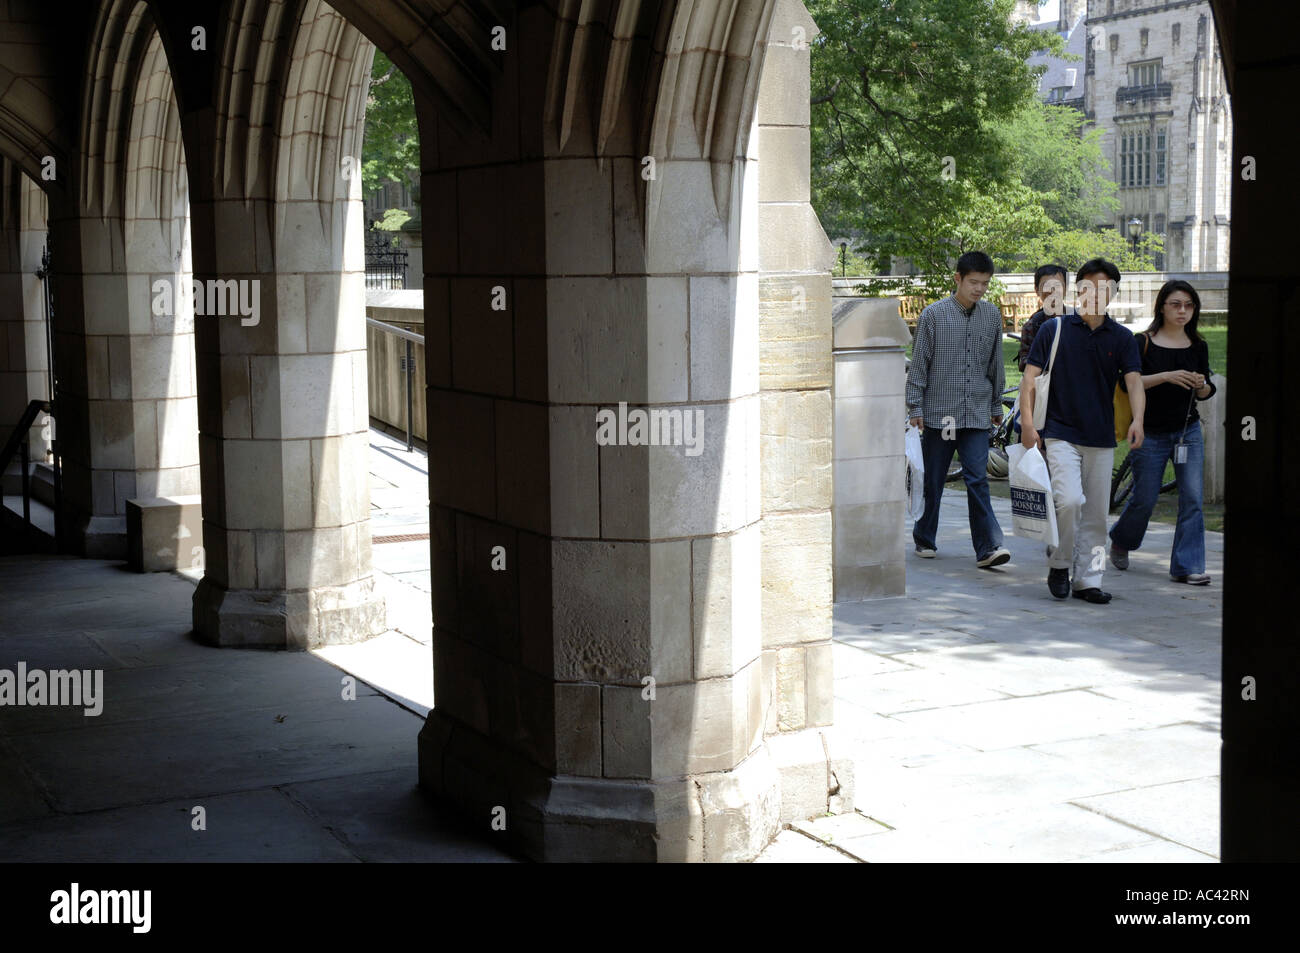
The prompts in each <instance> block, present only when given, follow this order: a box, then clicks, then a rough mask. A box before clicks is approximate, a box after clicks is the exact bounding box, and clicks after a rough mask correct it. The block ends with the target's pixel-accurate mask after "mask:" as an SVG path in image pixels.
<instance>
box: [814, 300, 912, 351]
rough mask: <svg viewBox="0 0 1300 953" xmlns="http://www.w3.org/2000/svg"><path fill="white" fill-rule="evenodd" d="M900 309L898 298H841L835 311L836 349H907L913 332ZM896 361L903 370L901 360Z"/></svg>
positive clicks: (833, 312) (832, 312) (836, 304)
mask: <svg viewBox="0 0 1300 953" xmlns="http://www.w3.org/2000/svg"><path fill="white" fill-rule="evenodd" d="M898 305H899V299H898V298H837V299H836V301H835V306H834V308H833V309H832V311H831V319H832V322H833V323H834V326H835V336H834V344H835V348H836V349H837V350H838V349H841V348H858V347H869V348H889V349H893V348H903V349H906V347H907V345H908V344H910V343H911V341H912V332H911V331H910V330H909V329H908V327H907V322H906V321H904V320H903V318H902V316H901V315H900V314H899V311H898ZM893 360H898V361H900V366H901V357H896V358H893Z"/></svg>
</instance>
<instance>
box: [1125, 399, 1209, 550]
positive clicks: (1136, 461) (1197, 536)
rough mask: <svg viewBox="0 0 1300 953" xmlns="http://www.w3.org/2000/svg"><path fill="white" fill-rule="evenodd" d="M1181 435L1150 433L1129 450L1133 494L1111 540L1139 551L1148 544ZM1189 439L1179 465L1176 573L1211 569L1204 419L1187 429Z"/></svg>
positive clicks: (1175, 539)
mask: <svg viewBox="0 0 1300 953" xmlns="http://www.w3.org/2000/svg"><path fill="white" fill-rule="evenodd" d="M1180 436H1182V431H1181V430H1175V431H1172V432H1170V433H1149V434H1147V435H1146V439H1145V440H1144V441H1143V442H1142V446H1141V447H1139V448H1138V449H1137V450H1131V451H1129V458H1130V459H1131V460H1132V461H1133V492H1132V494H1131V495H1130V496H1129V498H1128V502H1127V503H1126V504H1125V506H1124V512H1122V513H1120V515H1119V519H1118V520H1117V521H1116V523H1115V525H1114V526H1113V527H1111V530H1110V541H1111V542H1112V543H1113V544H1114V545H1115V546H1116V548H1118V549H1127V550H1134V549H1137V548H1138V547H1140V546H1141V545H1142V537H1143V536H1144V535H1146V531H1147V523H1148V522H1149V521H1150V519H1151V511H1152V510H1153V509H1155V505H1156V498H1157V497H1158V496H1159V495H1160V482H1161V480H1162V479H1163V478H1164V473H1165V464H1166V463H1167V462H1168V461H1169V460H1170V459H1172V458H1173V455H1174V444H1176V443H1178V438H1179V437H1180ZM1184 440H1185V442H1186V444H1187V462H1186V463H1175V464H1174V476H1175V477H1176V478H1177V480H1178V526H1177V528H1176V529H1175V530H1174V549H1173V552H1172V553H1170V555H1169V574H1170V575H1171V576H1190V575H1192V574H1193V573H1200V572H1205V516H1204V514H1203V513H1202V511H1201V496H1202V492H1203V489H1204V482H1205V441H1204V439H1203V438H1202V436H1201V423H1200V421H1199V420H1198V421H1193V422H1192V424H1191V425H1190V426H1189V427H1188V428H1187V435H1186V437H1185V438H1184Z"/></svg>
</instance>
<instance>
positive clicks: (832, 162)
mask: <svg viewBox="0 0 1300 953" xmlns="http://www.w3.org/2000/svg"><path fill="white" fill-rule="evenodd" d="M1012 6H1013V2H1012V0H894V2H888V0H811V2H809V3H808V7H809V11H810V12H811V13H812V15H813V18H814V19H815V20H816V22H817V25H818V27H819V28H820V30H821V35H820V36H819V37H818V38H817V40H816V41H815V43H814V49H813V57H812V127H813V133H812V134H813V183H812V184H813V202H814V205H815V207H816V208H817V209H818V211H819V212H820V213H821V214H822V215H823V220H824V221H825V222H826V223H827V224H828V226H829V227H831V228H832V229H833V230H835V231H837V232H839V233H852V234H856V235H860V236H863V237H862V239H861V240H860V242H859V250H860V251H861V252H862V253H863V254H864V255H865V256H866V257H868V258H869V259H872V260H883V259H887V257H888V256H901V257H906V258H909V259H910V260H911V261H912V262H913V263H914V264H915V265H916V266H917V267H918V268H919V269H920V270H921V271H922V272H923V273H926V274H928V275H930V276H931V278H932V279H937V280H939V281H942V280H943V279H942V278H939V276H942V275H944V274H945V273H946V271H947V270H948V263H949V262H950V261H951V259H952V257H953V256H954V253H955V252H957V253H959V250H960V247H961V244H962V241H963V238H971V239H975V238H978V237H979V236H977V235H969V234H968V235H965V236H963V235H959V234H956V233H955V232H954V228H955V226H956V224H957V223H958V222H964V221H971V220H972V218H971V209H970V206H971V203H973V202H976V201H977V198H978V197H979V196H984V197H986V199H985V202H986V204H987V202H990V201H994V199H992V198H991V197H992V196H996V195H998V194H999V192H998V187H999V186H1004V185H1006V184H1008V183H1012V182H1015V181H1016V180H1017V178H1018V171H1019V170H1018V167H1017V159H1016V153H1015V149H1014V148H1013V146H1012V143H1010V142H1009V140H1008V138H1007V136H1006V134H1005V131H1004V129H1003V128H1002V127H1000V126H999V125H998V124H999V123H1006V122H1009V121H1010V120H1012V119H1013V118H1014V117H1016V116H1017V115H1018V114H1019V113H1020V112H1022V111H1023V110H1024V109H1025V108H1026V107H1028V106H1029V105H1030V104H1031V103H1032V101H1033V100H1034V98H1035V93H1036V90H1037V72H1036V71H1035V70H1034V69H1033V68H1032V67H1030V66H1029V65H1028V63H1027V60H1028V57H1029V56H1030V54H1031V53H1033V52H1034V51H1035V50H1038V49H1049V50H1051V51H1052V52H1055V53H1059V52H1061V50H1062V49H1063V45H1062V42H1061V39H1060V37H1059V36H1057V35H1056V34H1055V33H1054V32H1051V31H1046V32H1036V31H1032V30H1029V29H1028V28H1027V27H1025V26H1023V25H1017V26H1014V27H1013V26H1012V25H1011V24H1010V19H1009V15H1010V13H1011V9H1012ZM873 284H875V285H876V286H877V287H876V288H873V289H872V290H873V291H875V290H880V289H881V287H882V286H884V285H888V284H889V283H888V282H874V283H873Z"/></svg>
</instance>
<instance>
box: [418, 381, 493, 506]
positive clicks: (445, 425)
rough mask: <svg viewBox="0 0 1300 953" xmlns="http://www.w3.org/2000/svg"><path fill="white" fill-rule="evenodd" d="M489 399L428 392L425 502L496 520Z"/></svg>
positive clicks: (470, 395)
mask: <svg viewBox="0 0 1300 953" xmlns="http://www.w3.org/2000/svg"><path fill="white" fill-rule="evenodd" d="M493 405H494V401H493V400H492V398H490V397H480V396H478V395H475V394H465V393H461V392H459V391H450V390H439V389H437V388H432V387H431V388H429V390H428V420H429V495H430V502H432V503H437V504H441V505H443V506H447V507H451V508H452V509H458V510H462V511H465V512H468V513H474V514H476V515H479V516H483V517H487V518H495V516H496V467H497V463H496V426H495V424H494V422H493V415H494V408H493Z"/></svg>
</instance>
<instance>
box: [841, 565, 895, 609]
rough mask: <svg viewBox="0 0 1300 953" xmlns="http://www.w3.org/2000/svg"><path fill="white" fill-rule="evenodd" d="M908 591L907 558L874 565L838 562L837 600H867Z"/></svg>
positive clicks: (884, 597)
mask: <svg viewBox="0 0 1300 953" xmlns="http://www.w3.org/2000/svg"><path fill="white" fill-rule="evenodd" d="M906 593H907V561H906V559H905V558H903V559H898V560H895V561H892V562H886V563H881V564H879V565H874V566H857V565H852V564H848V565H837V566H836V567H835V601H836V602H865V601H866V600H868V599H886V598H889V597H890V596H902V595H906Z"/></svg>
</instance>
